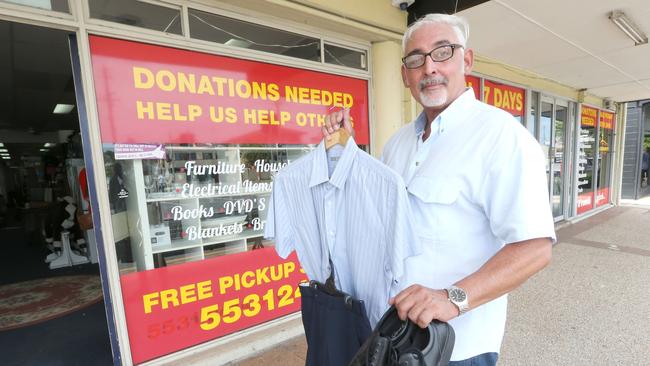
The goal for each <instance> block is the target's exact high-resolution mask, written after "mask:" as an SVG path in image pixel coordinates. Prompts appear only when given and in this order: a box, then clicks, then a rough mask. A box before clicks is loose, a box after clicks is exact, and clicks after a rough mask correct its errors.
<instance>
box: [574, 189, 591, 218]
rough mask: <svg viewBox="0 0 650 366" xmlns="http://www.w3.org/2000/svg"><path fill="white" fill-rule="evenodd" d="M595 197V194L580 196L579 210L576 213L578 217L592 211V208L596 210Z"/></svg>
mask: <svg viewBox="0 0 650 366" xmlns="http://www.w3.org/2000/svg"><path fill="white" fill-rule="evenodd" d="M593 197H594V193H593V192H589V193H585V194H579V195H578V209H577V211H576V212H577V213H578V215H580V214H581V213H585V212H587V211H589V210H591V209H592V208H594V201H593Z"/></svg>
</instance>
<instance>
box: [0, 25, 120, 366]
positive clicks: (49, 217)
mask: <svg viewBox="0 0 650 366" xmlns="http://www.w3.org/2000/svg"><path fill="white" fill-rule="evenodd" d="M69 37H70V34H69V32H65V31H60V30H54V29H48V28H43V27H36V26H32V25H26V24H19V23H14V22H8V21H0V107H1V108H2V110H3V113H2V114H0V242H1V243H2V251H3V253H2V255H1V256H0V264H1V265H0V344H2V345H3V349H11V350H12V351H11V352H2V355H0V364H2V365H25V364H28V365H45V364H52V361H53V360H56V362H57V364H69V365H72V364H93V365H99V364H112V357H111V349H110V342H109V335H108V328H107V323H106V313H105V310H104V301H103V298H102V286H101V282H100V277H99V266H98V264H97V251H96V245H95V244H94V232H93V229H92V212H91V209H90V204H89V198H88V190H87V183H86V176H85V163H84V156H83V149H82V142H81V137H80V128H79V116H78V111H77V105H78V103H77V100H76V98H75V86H74V82H73V77H72V67H71V61H70V51H69V49H70V46H69V41H70V38H69Z"/></svg>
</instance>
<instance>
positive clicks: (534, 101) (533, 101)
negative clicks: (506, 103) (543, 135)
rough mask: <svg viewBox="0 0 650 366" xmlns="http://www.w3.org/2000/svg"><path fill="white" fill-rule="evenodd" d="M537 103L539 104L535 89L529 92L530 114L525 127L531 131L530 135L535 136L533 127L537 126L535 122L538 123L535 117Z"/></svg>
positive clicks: (537, 93)
mask: <svg viewBox="0 0 650 366" xmlns="http://www.w3.org/2000/svg"><path fill="white" fill-rule="evenodd" d="M538 104H539V92H536V91H534V92H531V93H530V114H529V115H528V119H527V121H526V128H527V129H528V131H529V132H530V133H531V135H533V136H535V138H537V134H536V133H535V129H536V128H537V123H538V122H537V119H538V118H539V117H538V116H537V110H538Z"/></svg>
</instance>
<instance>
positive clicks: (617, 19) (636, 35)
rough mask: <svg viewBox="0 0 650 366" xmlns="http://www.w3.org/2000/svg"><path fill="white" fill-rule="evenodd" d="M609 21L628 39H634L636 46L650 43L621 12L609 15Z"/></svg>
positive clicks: (637, 27) (616, 11)
mask: <svg viewBox="0 0 650 366" xmlns="http://www.w3.org/2000/svg"><path fill="white" fill-rule="evenodd" d="M609 19H610V20H611V21H612V22H614V24H616V26H617V27H619V28H620V29H621V30H622V31H623V32H624V33H625V34H626V35H627V36H628V37H630V38H632V40H633V41H634V45H635V46H639V45H642V44H646V43H648V36H646V35H645V33H643V31H642V30H641V29H640V28H639V26H637V25H636V24H635V23H634V22H633V21H632V20H631V19H630V18H628V17H627V15H625V13H624V12H623V11H621V10H614V11H612V12H611V13H609Z"/></svg>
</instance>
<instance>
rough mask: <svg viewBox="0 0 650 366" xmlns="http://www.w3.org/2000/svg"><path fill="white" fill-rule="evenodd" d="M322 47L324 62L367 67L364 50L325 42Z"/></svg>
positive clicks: (356, 67)
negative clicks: (323, 48)
mask: <svg viewBox="0 0 650 366" xmlns="http://www.w3.org/2000/svg"><path fill="white" fill-rule="evenodd" d="M324 47H325V62H326V63H328V64H334V65H340V66H348V67H353V68H355V69H361V70H367V69H368V65H367V55H366V52H363V51H356V50H352V49H349V48H344V47H339V46H334V45H331V44H327V43H325V46H324Z"/></svg>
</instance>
